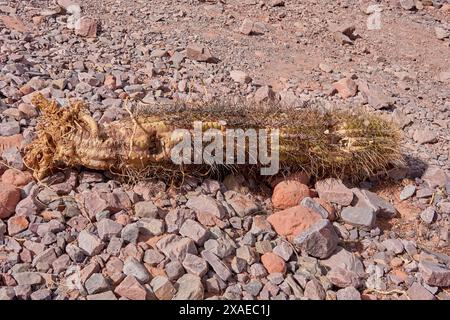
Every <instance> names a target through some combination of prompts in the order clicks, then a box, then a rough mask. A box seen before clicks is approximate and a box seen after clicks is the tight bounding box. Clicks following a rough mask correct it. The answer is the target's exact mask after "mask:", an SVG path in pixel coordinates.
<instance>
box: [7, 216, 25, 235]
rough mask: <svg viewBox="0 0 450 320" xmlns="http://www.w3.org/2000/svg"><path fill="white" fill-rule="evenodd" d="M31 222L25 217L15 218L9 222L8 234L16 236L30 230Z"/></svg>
mask: <svg viewBox="0 0 450 320" xmlns="http://www.w3.org/2000/svg"><path fill="white" fill-rule="evenodd" d="M28 225H29V222H28V219H27V217H25V216H13V217H11V218H9V220H8V234H9V235H10V236H15V235H16V234H19V233H20V232H22V231H24V230H26V229H27V228H28Z"/></svg>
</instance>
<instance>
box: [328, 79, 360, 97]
mask: <svg viewBox="0 0 450 320" xmlns="http://www.w3.org/2000/svg"><path fill="white" fill-rule="evenodd" d="M333 88H334V89H336V90H337V92H338V93H339V95H340V96H341V98H342V99H347V98H350V97H354V96H355V95H356V93H357V92H358V86H357V84H356V82H355V81H353V80H352V79H350V78H344V79H341V80H339V81H338V82H335V83H333Z"/></svg>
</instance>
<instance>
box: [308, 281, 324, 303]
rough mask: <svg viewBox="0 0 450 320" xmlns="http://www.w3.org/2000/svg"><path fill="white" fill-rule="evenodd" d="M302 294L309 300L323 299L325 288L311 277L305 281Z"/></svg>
mask: <svg viewBox="0 0 450 320" xmlns="http://www.w3.org/2000/svg"><path fill="white" fill-rule="evenodd" d="M303 294H304V295H305V298H308V299H309V300H325V297H326V293H325V290H324V288H323V286H322V284H321V283H320V281H318V280H317V279H311V280H309V281H308V283H306V286H305V291H304V292H303Z"/></svg>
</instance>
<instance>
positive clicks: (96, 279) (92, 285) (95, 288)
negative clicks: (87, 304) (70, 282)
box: [84, 273, 110, 294]
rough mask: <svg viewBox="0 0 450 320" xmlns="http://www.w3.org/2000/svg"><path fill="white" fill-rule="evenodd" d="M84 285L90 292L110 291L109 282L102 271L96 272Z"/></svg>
mask: <svg viewBox="0 0 450 320" xmlns="http://www.w3.org/2000/svg"><path fill="white" fill-rule="evenodd" d="M84 287H85V288H86V291H87V292H88V293H89V294H96V293H101V292H104V291H108V290H109V289H110V288H109V283H108V281H106V279H105V277H104V276H103V275H102V274H101V273H94V274H93V275H92V276H90V277H89V279H87V280H86V282H85V283H84Z"/></svg>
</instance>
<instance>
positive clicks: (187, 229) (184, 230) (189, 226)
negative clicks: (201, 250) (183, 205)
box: [179, 219, 209, 246]
mask: <svg viewBox="0 0 450 320" xmlns="http://www.w3.org/2000/svg"><path fill="white" fill-rule="evenodd" d="M179 233H180V234H181V235H182V236H185V237H188V238H190V239H192V240H194V242H195V243H196V244H197V245H200V246H201V245H203V243H204V242H205V241H206V240H207V239H208V237H209V232H208V230H206V229H205V228H204V227H203V226H202V225H201V224H200V223H198V222H196V221H194V220H191V219H187V220H186V221H185V222H184V223H183V225H182V226H181V228H180V231H179Z"/></svg>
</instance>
